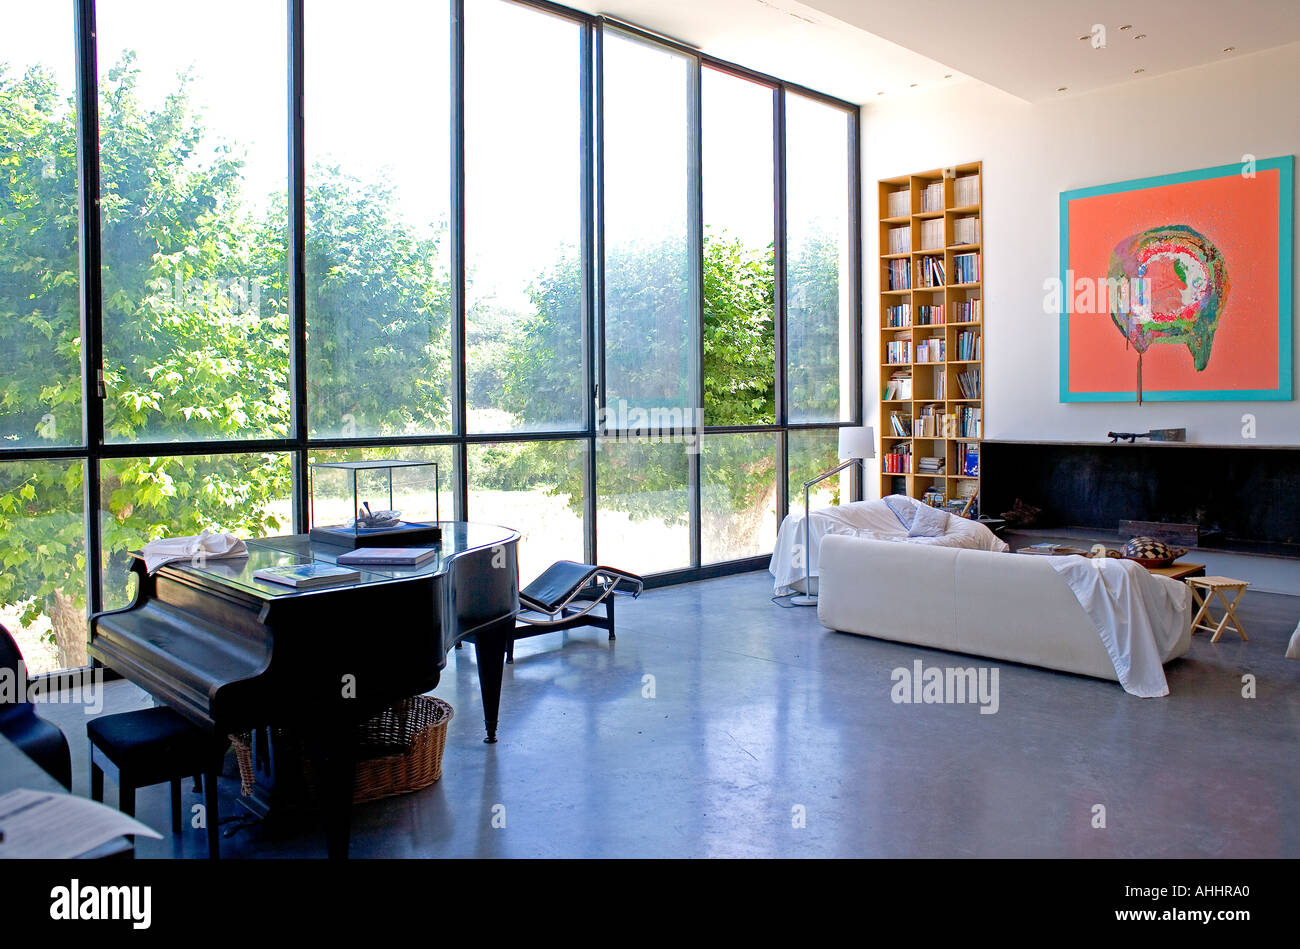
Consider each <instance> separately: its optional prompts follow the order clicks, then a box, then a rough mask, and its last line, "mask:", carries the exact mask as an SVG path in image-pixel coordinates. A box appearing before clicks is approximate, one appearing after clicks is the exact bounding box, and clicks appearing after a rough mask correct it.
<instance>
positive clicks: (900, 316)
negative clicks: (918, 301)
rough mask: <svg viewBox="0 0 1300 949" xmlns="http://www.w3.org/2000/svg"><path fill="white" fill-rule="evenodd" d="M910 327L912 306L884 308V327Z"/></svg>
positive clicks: (908, 304) (904, 304) (906, 304)
mask: <svg viewBox="0 0 1300 949" xmlns="http://www.w3.org/2000/svg"><path fill="white" fill-rule="evenodd" d="M911 325H912V304H910V303H903V304H900V305H898V306H887V307H885V326H886V328H890V329H902V328H905V327H908V326H911Z"/></svg>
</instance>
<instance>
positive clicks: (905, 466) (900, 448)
mask: <svg viewBox="0 0 1300 949" xmlns="http://www.w3.org/2000/svg"><path fill="white" fill-rule="evenodd" d="M884 463H885V464H884V473H885V474H911V473H912V446H911V445H910V444H908V443H907V442H900V443H899V444H897V445H895V446H894V447H893V448H891V449H889V451H887V452H885V458H884Z"/></svg>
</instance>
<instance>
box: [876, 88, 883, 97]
mask: <svg viewBox="0 0 1300 949" xmlns="http://www.w3.org/2000/svg"><path fill="white" fill-rule="evenodd" d="M884 94H885V90H884V89H881V90H880V91H879V92H877V93H876V95H878V96H883V95H884Z"/></svg>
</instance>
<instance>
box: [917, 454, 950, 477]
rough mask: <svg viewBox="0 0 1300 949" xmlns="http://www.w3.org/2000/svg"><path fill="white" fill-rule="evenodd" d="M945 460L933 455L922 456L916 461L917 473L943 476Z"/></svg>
mask: <svg viewBox="0 0 1300 949" xmlns="http://www.w3.org/2000/svg"><path fill="white" fill-rule="evenodd" d="M943 466H944V460H943V459H942V458H936V457H934V456H933V455H922V456H921V457H920V458H918V459H916V473H917V474H928V475H941V474H943Z"/></svg>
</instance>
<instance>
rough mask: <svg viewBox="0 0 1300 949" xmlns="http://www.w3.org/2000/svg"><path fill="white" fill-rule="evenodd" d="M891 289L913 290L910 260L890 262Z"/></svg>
mask: <svg viewBox="0 0 1300 949" xmlns="http://www.w3.org/2000/svg"><path fill="white" fill-rule="evenodd" d="M889 289H890V290H911V289H912V262H911V261H910V260H891V261H890V262H889Z"/></svg>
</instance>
